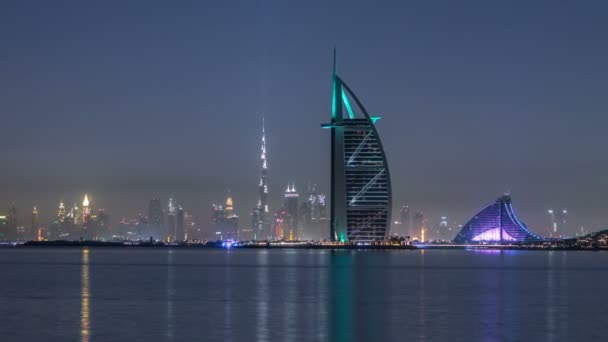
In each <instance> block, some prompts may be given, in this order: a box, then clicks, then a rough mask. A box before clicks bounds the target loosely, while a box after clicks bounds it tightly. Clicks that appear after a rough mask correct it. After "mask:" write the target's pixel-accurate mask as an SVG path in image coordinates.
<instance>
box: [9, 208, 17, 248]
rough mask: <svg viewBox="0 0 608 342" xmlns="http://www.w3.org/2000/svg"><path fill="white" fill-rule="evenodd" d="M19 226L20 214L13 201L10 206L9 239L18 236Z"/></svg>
mask: <svg viewBox="0 0 608 342" xmlns="http://www.w3.org/2000/svg"><path fill="white" fill-rule="evenodd" d="M18 226H19V216H18V215H17V207H16V206H15V203H11V205H10V206H9V208H8V237H9V239H16V238H18V235H19V234H18V232H17V227H18Z"/></svg>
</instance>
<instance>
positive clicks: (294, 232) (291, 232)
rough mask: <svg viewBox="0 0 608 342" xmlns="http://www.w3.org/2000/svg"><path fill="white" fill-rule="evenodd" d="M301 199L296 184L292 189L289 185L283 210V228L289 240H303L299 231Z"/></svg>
mask: <svg viewBox="0 0 608 342" xmlns="http://www.w3.org/2000/svg"><path fill="white" fill-rule="evenodd" d="M299 197H300V195H299V194H298V192H297V191H296V186H295V184H292V185H291V187H290V186H289V184H287V189H286V190H285V194H284V198H283V208H284V210H285V220H284V222H283V226H284V235H285V237H286V238H287V239H289V240H300V239H301V238H302V236H301V235H302V234H301V232H300V231H299V224H300V222H299V215H298V205H299V203H298V202H299Z"/></svg>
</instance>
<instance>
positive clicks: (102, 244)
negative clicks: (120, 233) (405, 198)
mask: <svg viewBox="0 0 608 342" xmlns="http://www.w3.org/2000/svg"><path fill="white" fill-rule="evenodd" d="M54 247H73V248H82V247H97V248H180V249H230V250H234V249H317V250H421V251H424V250H473V251H503V250H504V251H509V250H513V251H525V250H534V251H608V247H574V246H546V245H447V244H445V245H431V244H429V245H366V246H361V245H333V244H326V245H322V244H297V243H296V244H274V243H257V244H244V245H239V244H236V245H234V246H225V245H222V244H220V243H215V242H212V243H206V244H195V243H180V244H165V243H162V242H161V243H150V242H126V241H125V242H110V241H27V242H21V243H18V242H12V243H11V242H6V243H4V244H0V248H18V249H21V248H54Z"/></svg>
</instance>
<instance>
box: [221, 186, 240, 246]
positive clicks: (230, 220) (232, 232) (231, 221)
mask: <svg viewBox="0 0 608 342" xmlns="http://www.w3.org/2000/svg"><path fill="white" fill-rule="evenodd" d="M224 215H225V221H226V228H225V229H224V231H225V233H224V238H225V239H233V240H236V239H237V238H238V231H239V217H238V216H237V215H236V214H235V213H234V201H233V200H232V196H231V195H230V192H229V193H228V197H227V198H226V210H224Z"/></svg>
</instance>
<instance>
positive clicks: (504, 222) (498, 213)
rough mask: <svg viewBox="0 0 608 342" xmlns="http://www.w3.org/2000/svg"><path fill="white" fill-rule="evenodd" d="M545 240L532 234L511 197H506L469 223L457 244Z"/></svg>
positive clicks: (455, 240)
mask: <svg viewBox="0 0 608 342" xmlns="http://www.w3.org/2000/svg"><path fill="white" fill-rule="evenodd" d="M541 241H543V238H542V237H540V236H538V235H536V234H534V233H532V232H531V231H530V230H529V229H528V226H526V225H525V224H524V223H523V222H521V221H520V220H519V218H518V217H517V214H515V211H514V210H513V206H512V204H511V196H509V195H504V196H501V197H500V198H498V199H497V200H496V202H494V203H492V204H490V205H488V206H486V207H485V208H483V209H482V210H481V211H480V212H478V213H477V214H476V215H475V216H473V218H472V219H471V220H470V221H469V222H467V223H466V224H465V225H464V226H463V227H462V229H461V230H460V232H459V233H458V235H456V237H455V238H454V242H455V243H461V244H462V243H484V242H490V243H530V242H541Z"/></svg>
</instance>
